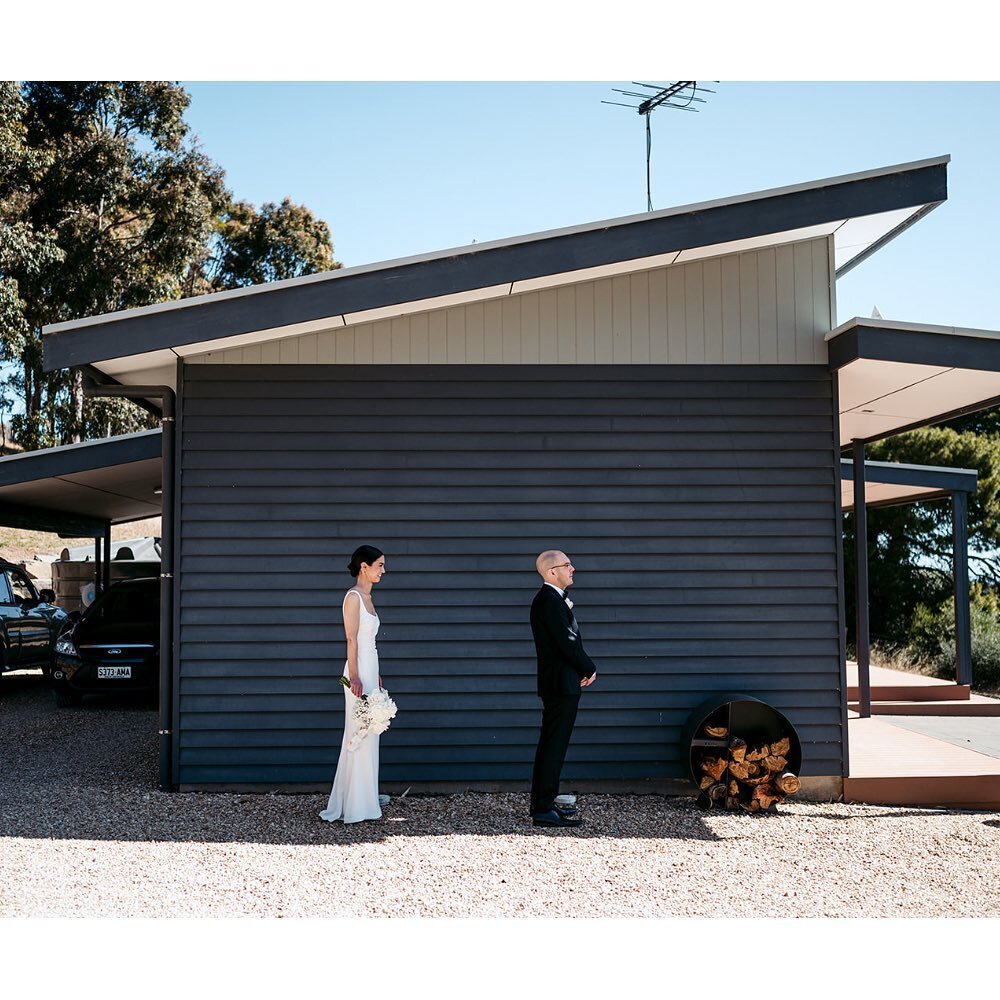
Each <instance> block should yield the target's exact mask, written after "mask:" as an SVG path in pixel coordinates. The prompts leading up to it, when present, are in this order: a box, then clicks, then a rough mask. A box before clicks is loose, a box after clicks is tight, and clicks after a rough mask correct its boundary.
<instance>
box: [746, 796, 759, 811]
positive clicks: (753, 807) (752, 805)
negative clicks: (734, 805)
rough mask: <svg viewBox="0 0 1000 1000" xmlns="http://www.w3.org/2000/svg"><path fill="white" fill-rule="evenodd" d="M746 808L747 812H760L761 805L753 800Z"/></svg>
mask: <svg viewBox="0 0 1000 1000" xmlns="http://www.w3.org/2000/svg"><path fill="white" fill-rule="evenodd" d="M744 808H745V809H746V811H747V812H752V813H755V812H760V803H759V802H757V801H756V800H755V799H751V800H750V801H749V802H748V803H747V804H746V806H744Z"/></svg>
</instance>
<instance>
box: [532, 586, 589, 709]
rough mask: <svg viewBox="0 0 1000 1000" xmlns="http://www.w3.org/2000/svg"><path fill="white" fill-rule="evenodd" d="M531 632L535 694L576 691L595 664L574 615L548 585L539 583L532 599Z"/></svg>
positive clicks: (560, 693) (545, 694)
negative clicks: (534, 668) (536, 658)
mask: <svg viewBox="0 0 1000 1000" xmlns="http://www.w3.org/2000/svg"><path fill="white" fill-rule="evenodd" d="M531 633H532V635H533V636H534V637H535V653H536V655H537V657H538V694H539V695H540V696H541V697H542V698H547V697H551V696H553V695H564V694H579V693H580V681H581V680H582V679H583V678H584V677H590V676H591V675H592V674H594V673H596V671H597V667H596V666H594V661H593V660H592V659H591V658H590V657H589V656H588V655H587V651H586V650H585V649H584V648H583V638H582V637H581V635H580V626H579V625H578V624H577V621H576V616H575V615H574V614H573V612H572V611H571V610H570V608H569V607H568V605H567V604H566V602H565V600H563V598H561V597H560V596H559V592H558V591H557V590H554V589H553V588H552V587H550V586H548V584H544V583H543V584H542V589H541V590H539V591H538V593H537V594H535V599H534V600H533V601H532V602H531Z"/></svg>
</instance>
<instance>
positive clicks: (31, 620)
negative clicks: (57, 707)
mask: <svg viewBox="0 0 1000 1000" xmlns="http://www.w3.org/2000/svg"><path fill="white" fill-rule="evenodd" d="M65 624H66V612H65V611H63V610H62V609H61V608H57V607H55V605H52V604H46V603H43V602H42V601H41V600H39V597H38V591H37V590H35V585H34V584H33V583H32V582H31V579H30V578H29V576H28V574H27V573H25V572H24V570H23V569H21V567H20V566H15V565H14V563H11V562H7V560H5V559H0V674H2V673H6V672H7V671H9V670H27V669H29V668H32V667H41V668H42V669H43V670H44V671H45V672H46V673H48V672H49V670H51V668H52V647H53V645H54V644H55V641H56V637H57V636H58V635H59V633H60V632H61V631H62V629H63V626H64V625H65ZM0 687H2V684H0Z"/></svg>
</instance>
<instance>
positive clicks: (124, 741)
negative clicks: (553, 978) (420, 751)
mask: <svg viewBox="0 0 1000 1000" xmlns="http://www.w3.org/2000/svg"><path fill="white" fill-rule="evenodd" d="M0 684H2V685H3V695H2V697H0V762H2V772H0V917H29V916H60V917H80V916H113V917H136V916H144V917H166V916H181V917H239V916H255V917H293V916H294V917H352V916H372V917H383V916H402V917H425V916H450V917H509V916H531V917H538V916H546V917H553V916H555V917H580V916H583V917H639V916H652V917H684V916H709V917H722V916H727V917H760V916H773V917H793V916H818V917H823V916H826V917H869V916H871V917H875V916H890V917H910V916H921V917H943V916H968V917H997V916H1000V877H998V876H1000V861H998V850H997V849H998V846H1000V814H998V813H989V812H961V811H949V810H923V809H908V808H894V807H887V806H858V805H852V806H847V805H843V804H839V803H832V804H831V803H822V804H821V803H792V802H789V803H785V804H784V805H782V806H781V807H780V812H779V813H778V814H776V815H772V816H745V815H730V814H726V813H720V812H712V813H703V812H701V811H699V810H698V809H697V808H696V807H695V805H694V803H693V801H692V800H690V799H678V798H664V797H661V796H654V795H647V796H625V795H581V796H580V798H579V802H578V804H579V806H580V808H581V812H582V815H584V816H585V818H586V825H585V826H584V827H582V828H581V829H580V830H578V831H568V830H567V831H563V830H545V829H535V828H533V827H532V826H531V825H530V823H529V821H528V820H527V817H526V815H525V812H526V809H527V796H526V795H524V794H513V793H511V794H476V793H464V794H457V795H448V796H427V797H413V796H408V797H405V798H395V799H393V800H392V801H391V802H390V804H389V805H388V806H387V807H386V808H385V810H384V817H383V819H382V820H381V821H379V822H376V823H361V824H356V825H353V826H348V827H344V826H343V825H341V824H333V825H329V824H326V823H323V822H322V821H321V820H320V819H319V818H318V817H317V813H318V812H319V810H320V809H322V808H323V806H324V805H325V803H326V796H325V795H319V794H311V795H279V794H266V795H247V794H229V793H183V794H172V795H168V794H164V793H161V792H159V791H158V790H157V789H156V736H155V729H156V716H155V712H154V711H153V710H152V709H151V708H149V707H148V705H144V704H141V703H140V704H136V703H129V702H127V701H115V702H113V703H105V704H98V703H94V704H85V705H84V706H83V708H82V709H80V710H78V711H66V710H63V711H57V710H56V709H55V707H54V705H53V703H52V701H51V699H50V696H49V694H48V692H47V691H45V690H44V689H43V688H42V685H41V680H40V678H38V677H35V676H31V675H14V676H8V677H5V678H3V679H2V680H0ZM68 747H72V748H73V750H72V753H67V752H66V750H65V748H68Z"/></svg>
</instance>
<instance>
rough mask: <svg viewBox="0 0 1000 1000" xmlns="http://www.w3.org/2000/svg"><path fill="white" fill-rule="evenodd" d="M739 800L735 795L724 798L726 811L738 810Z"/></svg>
mask: <svg viewBox="0 0 1000 1000" xmlns="http://www.w3.org/2000/svg"><path fill="white" fill-rule="evenodd" d="M739 807H740V800H739V799H738V798H737V797H736V796H735V795H727V796H726V808H727V809H739Z"/></svg>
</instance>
